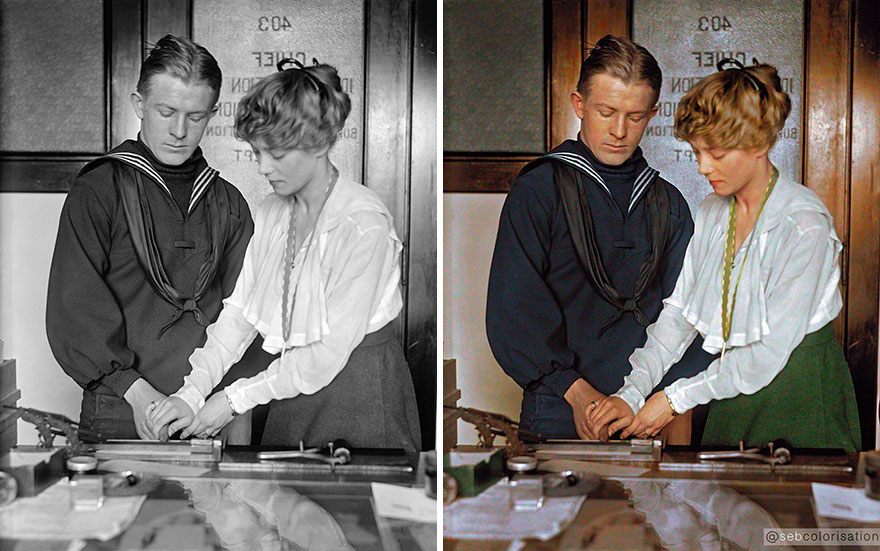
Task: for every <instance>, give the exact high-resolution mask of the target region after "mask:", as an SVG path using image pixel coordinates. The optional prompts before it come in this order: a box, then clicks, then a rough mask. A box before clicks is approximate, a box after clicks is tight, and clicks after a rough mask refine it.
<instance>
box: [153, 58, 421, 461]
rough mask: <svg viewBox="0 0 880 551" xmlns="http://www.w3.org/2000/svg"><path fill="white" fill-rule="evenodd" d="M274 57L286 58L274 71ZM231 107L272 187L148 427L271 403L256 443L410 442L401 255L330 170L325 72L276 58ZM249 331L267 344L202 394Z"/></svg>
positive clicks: (331, 122)
mask: <svg viewBox="0 0 880 551" xmlns="http://www.w3.org/2000/svg"><path fill="white" fill-rule="evenodd" d="M285 65H291V66H290V67H288V68H286V69H284V66H285ZM278 68H279V72H277V73H274V74H272V75H270V76H268V77H266V78H264V79H262V80H261V81H260V82H259V83H258V84H257V85H256V86H254V87H253V88H252V89H251V90H250V91H249V92H248V93H247V95H245V97H244V98H243V99H242V100H241V103H240V104H239V106H238V110H237V112H236V117H235V135H236V137H238V138H239V139H243V140H246V141H247V142H248V143H249V144H250V145H251V147H252V148H253V150H254V153H255V155H256V159H257V162H258V167H259V172H260V174H261V175H263V176H264V177H265V178H266V179H267V180H268V181H269V184H270V185H271V186H272V188H273V191H274V192H273V193H271V194H269V195H268V196H267V197H266V198H265V199H264V201H263V202H262V204H261V205H260V207H259V208H258V209H257V212H256V216H255V223H254V224H255V227H254V236H253V238H252V239H251V242H250V244H249V245H248V249H247V253H246V255H245V260H244V266H243V267H242V270H241V274H240V275H239V278H238V282H237V283H236V286H235V290H234V291H233V293H232V295H230V296H229V298H227V299H226V300H225V301H224V304H223V310H222V312H221V313H220V316H219V318H218V319H217V321H216V322H215V323H214V324H212V325H211V326H210V327H208V329H207V341H206V342H205V345H204V347H202V348H200V349H197V350H196V351H195V352H193V354H192V356H190V364H191V365H192V372H191V373H190V374H189V375H188V376H187V377H186V378H185V379H184V384H183V386H182V387H181V389H180V390H179V391H178V392H177V393H175V394H173V395H172V396H170V397H168V398H167V399H165V400H163V401H162V402H160V403H157V404H156V405H155V406H154V407H153V408H152V409H151V411H150V420H151V422H152V423H153V426H155V427H157V428H158V427H163V426H165V425H168V428H169V434H174V433H175V432H176V431H177V430H180V429H183V431H182V433H181V437H182V438H185V437H188V436H190V435H197V436H202V437H205V436H212V435H214V434H216V433H217V432H218V431H219V430H220V429H221V428H222V427H223V426H225V425H226V424H227V423H229V422H230V421H231V420H232V418H233V416H234V415H238V414H241V413H244V412H246V411H249V410H251V409H252V408H254V407H255V406H257V405H259V404H267V403H268V404H270V405H269V412H268V417H267V420H266V427H265V430H264V433H263V439H262V443H263V444H268V445H292V446H296V445H299V443H300V442H303V443H304V444H305V445H319V446H320V445H324V444H326V443H327V442H330V441H332V440H335V439H338V438H344V439H346V440H347V441H348V442H349V443H350V444H351V445H352V446H356V447H377V448H404V449H406V450H407V451H410V452H413V451H416V450H418V449H420V433H419V421H418V413H417V409H416V401H415V393H414V391H413V385H412V378H411V375H410V372H409V368H408V367H407V364H406V360H405V359H404V356H403V352H402V349H401V347H400V344H399V343H398V341H397V339H396V334H395V333H396V332H395V330H394V327H393V323H392V322H393V321H394V320H395V319H396V318H397V316H398V314H399V313H400V311H401V308H402V305H403V301H402V298H401V294H400V289H399V283H400V252H401V249H402V246H401V242H400V240H399V239H398V237H397V235H396V233H395V231H394V227H393V222H392V219H391V215H390V214H389V212H388V210H387V209H386V208H385V206H384V205H383V204H382V202H381V201H380V199H379V198H378V196H377V195H376V194H375V193H374V192H372V191H371V190H369V189H367V188H366V187H365V186H362V185H360V184H358V183H355V182H354V181H351V180H349V179H348V178H345V177H344V176H341V175H339V173H338V171H337V170H336V168H335V167H334V166H333V165H332V164H331V162H330V159H329V157H328V152H329V150H330V148H331V147H332V145H333V143H334V142H335V140H336V137H337V135H338V133H339V131H340V130H341V129H342V127H343V125H344V124H345V119H346V117H347V116H348V113H349V111H350V107H351V103H350V100H349V97H348V95H347V94H345V93H344V92H343V91H342V88H341V83H340V79H339V76H338V75H337V73H336V70H335V69H334V68H333V67H330V66H329V65H319V64H317V63H316V64H315V65H312V66H308V67H304V66H303V65H302V64H300V63H299V62H297V61H292V60H283V61H282V62H280V63H279V66H278ZM257 333H259V334H260V335H262V337H263V349H264V350H266V351H267V352H269V353H271V354H278V357H277V358H275V359H274V360H273V361H272V362H271V363H270V364H269V367H268V368H267V369H266V370H265V371H262V372H260V373H258V374H257V375H255V376H254V377H251V378H248V379H240V380H238V381H236V382H235V383H233V384H231V385H229V386H227V387H226V389H225V391H223V392H218V393H216V394H214V395H213V396H210V394H211V390H212V389H213V388H214V387H215V386H216V385H217V383H218V382H220V380H221V379H222V377H223V375H224V373H225V372H226V371H228V370H229V368H230V366H232V365H233V364H235V363H236V362H237V361H238V360H239V359H240V358H241V356H242V355H243V354H244V352H245V350H247V348H248V346H249V344H250V343H251V342H252V341H253V340H254V338H255V337H256V335H257Z"/></svg>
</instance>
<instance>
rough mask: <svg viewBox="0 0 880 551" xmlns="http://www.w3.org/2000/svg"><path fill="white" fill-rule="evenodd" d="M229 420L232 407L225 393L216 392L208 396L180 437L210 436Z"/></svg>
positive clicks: (230, 419)
mask: <svg viewBox="0 0 880 551" xmlns="http://www.w3.org/2000/svg"><path fill="white" fill-rule="evenodd" d="M230 421H232V408H230V407H229V402H228V401H227V400H226V393H225V392H218V393H216V394H214V395H213V396H211V397H210V398H208V401H207V402H205V405H204V406H202V409H200V410H199V412H198V413H197V414H196V417H195V419H193V422H192V424H190V425H189V426H188V427H186V428H185V429H184V430H183V432H182V433H181V434H180V437H181V438H188V437H190V436H195V437H196V438H211V437H213V436H214V435H215V434H217V433H218V432H220V429H222V428H223V427H225V426H226V425H227V424H229V422H230Z"/></svg>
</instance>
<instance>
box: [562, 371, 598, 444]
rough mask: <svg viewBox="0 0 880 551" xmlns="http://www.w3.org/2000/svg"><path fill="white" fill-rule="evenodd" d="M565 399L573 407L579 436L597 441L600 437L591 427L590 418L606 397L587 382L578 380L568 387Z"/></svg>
mask: <svg viewBox="0 0 880 551" xmlns="http://www.w3.org/2000/svg"><path fill="white" fill-rule="evenodd" d="M564 397H565V401H566V402H568V403H569V405H570V406H571V411H572V414H573V416H574V427H575V429H576V430H577V433H578V436H579V437H581V439H583V440H596V439H597V438H598V436H599V435H598V432H597V431H594V430H593V428H592V427H591V426H590V424H589V423H588V418H589V415H590V411H592V410H593V408H595V407H596V406H597V405H598V404H599V402H600V401H602V400H604V399H605V395H604V394H602V393H601V392H599V391H598V390H596V389H595V388H593V386H592V385H590V383H588V382H587V381H586V380H584V379H578V380H576V381H575V382H574V383H572V385H571V386H570V387H568V390H567V391H566V392H565V396H564Z"/></svg>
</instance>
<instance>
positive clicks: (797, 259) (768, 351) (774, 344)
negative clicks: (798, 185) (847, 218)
mask: <svg viewBox="0 0 880 551" xmlns="http://www.w3.org/2000/svg"><path fill="white" fill-rule="evenodd" d="M791 221H792V222H794V223H793V224H790V226H791V227H790V229H789V231H788V232H787V233H786V234H785V235H784V236H783V237H782V238H781V243H780V246H779V248H778V251H779V253H776V254H775V255H774V257H773V260H772V262H773V266H772V267H771V270H770V273H769V279H768V281H767V283H766V285H767V293H766V295H767V322H768V325H769V327H770V333H769V334H767V335H765V336H764V337H763V338H761V340H759V341H756V342H754V343H751V344H748V345H746V346H741V347H736V348H732V349H731V350H730V351H728V352H727V353H726V354H725V356H724V363H723V365H722V364H721V362H720V360H715V361H713V362H712V363H711V364H710V365H709V367H708V368H707V369H706V370H705V371H703V372H702V373H699V374H698V375H696V376H694V377H690V378H688V379H680V380H678V381H676V382H675V383H673V384H671V385H669V387H667V389H666V392H667V396H669V399H670V400H672V403H673V405H674V406H675V409H676V410H677V411H680V412H681V411H686V410H689V409H691V408H693V407H694V406H697V405H699V404H705V403H708V402H709V401H711V400H723V399H725V398H732V397H734V396H737V395H739V394H754V393H755V392H757V391H759V390H761V389H762V388H764V387H765V386H767V385H769V384H770V383H771V382H772V381H773V379H774V378H775V377H776V375H777V374H778V373H779V372H780V371H782V369H783V368H784V367H785V364H786V363H788V359H789V356H791V353H792V351H793V350H794V349H795V348H796V347H797V346H798V345H799V344H800V343H801V341H802V340H803V339H804V337H805V336H806V334H807V332H808V328H809V326H810V322H811V320H812V317H813V312H812V310H813V308H814V306H815V305H816V304H819V303H820V302H821V298H822V296H823V295H824V294H825V290H826V289H827V288H828V286H829V283H831V282H832V280H836V279H837V278H839V277H840V272H839V269H838V267H837V258H838V254H839V252H840V245H839V243H838V242H837V241H835V240H834V239H833V238H832V237H831V229H830V226H829V223H828V220H827V219H826V218H825V217H823V216H822V215H820V214H818V213H804V214H802V215H796V216H795V217H793V218H792V219H791ZM834 283H836V281H834ZM835 315H836V314H835Z"/></svg>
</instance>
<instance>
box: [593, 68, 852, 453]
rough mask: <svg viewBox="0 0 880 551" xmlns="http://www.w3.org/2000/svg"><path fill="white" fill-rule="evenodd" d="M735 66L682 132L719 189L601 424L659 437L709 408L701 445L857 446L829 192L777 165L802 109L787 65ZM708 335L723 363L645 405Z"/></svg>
mask: <svg viewBox="0 0 880 551" xmlns="http://www.w3.org/2000/svg"><path fill="white" fill-rule="evenodd" d="M726 61H730V60H726ZM731 63H734V64H735V65H737V66H735V67H732V68H728V69H726V70H721V68H722V65H721V64H719V72H718V73H715V74H712V75H710V76H708V77H706V78H705V79H703V80H702V81H701V82H700V83H699V84H698V85H697V86H695V87H694V88H692V89H691V90H690V91H689V92H688V93H687V94H686V95H685V96H684V98H682V100H681V102H680V103H679V106H678V109H677V110H676V113H675V135H676V137H677V138H678V139H680V140H686V141H688V142H689V143H690V145H691V147H692V148H693V150H694V154H695V156H696V159H697V162H698V167H699V172H700V174H702V175H703V176H705V177H706V178H707V179H708V180H709V183H710V184H711V185H712V188H713V190H714V193H713V194H711V195H709V196H708V197H707V198H706V199H705V201H703V204H702V205H701V206H700V209H699V210H698V211H697V215H696V221H695V226H696V227H695V231H694V237H693V239H692V240H691V242H690V245H689V246H688V250H687V254H686V256H685V262H684V267H683V268H682V271H681V275H680V276H679V278H678V282H677V283H676V286H675V291H674V292H673V293H672V295H671V296H670V297H669V298H668V299H667V300H666V301H665V304H664V308H663V311H662V312H661V314H660V317H659V318H658V319H657V321H656V323H654V324H653V325H652V326H651V327H649V328H648V340H647V342H646V343H645V346H644V348H641V349H639V350H637V351H636V352H635V353H634V354H633V355H632V357H631V358H630V361H631V363H632V373H631V374H629V375H628V376H627V378H626V382H625V384H624V386H623V388H622V389H620V391H619V392H617V393H616V394H615V395H614V396H612V397H610V398H608V399H607V400H605V401H604V402H603V403H602V404H600V406H599V407H597V408H595V410H594V411H593V413H592V415H591V419H590V422H591V424H592V426H593V427H594V430H595V428H596V427H602V426H606V425H608V424H609V423H610V429H609V430H610V431H612V432H613V431H615V430H617V429H620V428H624V429H625V430H624V431H623V436H627V435H629V434H635V435H642V436H650V435H653V434H656V432H657V431H658V430H660V429H661V428H662V427H663V426H664V425H665V424H666V423H668V422H669V421H670V420H671V419H672V418H673V416H674V415H677V414H680V413H683V412H685V411H687V410H689V409H691V408H693V407H694V406H696V405H698V404H705V403H709V402H711V406H710V409H709V415H708V418H707V421H706V428H705V432H704V434H703V443H704V444H711V445H731V446H736V445H739V442H740V441H743V442H744V443H745V444H746V445H764V444H766V443H767V442H770V441H772V440H774V439H776V438H784V439H786V440H788V441H789V442H790V443H791V444H792V445H793V446H796V447H835V448H837V447H839V448H844V449H846V450H847V451H850V452H854V451H856V450H859V449H860V448H861V437H860V432H859V419H858V415H857V411H856V403H855V393H854V391H853V384H852V379H851V377H850V373H849V369H848V367H847V364H846V360H845V359H844V357H843V352H842V350H841V348H840V345H839V344H838V342H837V341H836V339H835V337H834V328H833V321H834V319H835V318H836V317H837V315H838V313H839V312H840V309H841V306H842V300H841V297H840V291H839V290H838V287H837V285H838V281H839V279H840V267H839V264H838V260H839V256H840V251H841V249H842V246H841V242H840V240H839V239H838V237H837V234H836V233H835V232H834V223H833V220H832V219H831V214H830V213H829V212H828V209H826V208H825V205H823V204H822V201H821V200H820V199H819V197H818V196H817V195H816V194H815V193H814V192H813V191H811V190H809V189H807V188H806V187H804V186H801V185H799V184H797V183H796V182H794V181H793V180H792V179H791V178H790V177H788V176H787V175H785V174H780V173H779V171H778V170H777V169H776V167H774V166H773V164H772V163H771V162H770V159H769V156H768V152H769V150H770V148H772V147H773V144H774V143H775V142H776V139H777V136H778V134H779V131H780V130H781V129H782V127H783V125H784V123H785V119H786V117H787V116H788V113H789V111H790V109H791V102H790V100H789V97H788V95H787V94H786V93H785V92H783V91H782V87H781V82H780V79H779V76H778V74H777V73H776V69H775V68H773V67H771V66H769V65H758V64H756V65H754V66H751V67H743V66H742V65H741V64H738V63H735V62H731ZM725 64H726V63H725ZM698 334H699V335H701V336H703V338H704V339H705V340H704V343H703V348H705V349H706V350H707V351H709V352H711V353H713V354H719V357H718V358H717V359H716V360H714V361H713V362H712V364H711V365H710V366H709V367H708V369H706V371H704V372H702V373H699V374H697V375H696V376H693V377H688V378H686V379H681V380H679V381H677V382H675V383H673V384H671V385H669V386H668V387H666V389H665V390H664V391H663V392H660V393H657V394H655V395H654V396H653V397H651V398H650V399H648V400H647V402H645V399H646V398H647V397H648V393H649V392H650V390H651V388H653V386H654V383H655V382H656V381H659V380H660V379H661V378H662V377H663V374H664V373H665V372H666V370H667V369H669V366H671V365H672V364H673V363H674V362H675V361H676V360H677V358H679V357H680V356H681V354H682V353H683V352H684V351H685V350H686V349H687V347H688V345H690V344H691V342H692V341H693V339H694V338H695V337H696V336H697V335H698ZM635 412H638V414H637V415H635V416H634V415H633V414H634V413H635Z"/></svg>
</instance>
